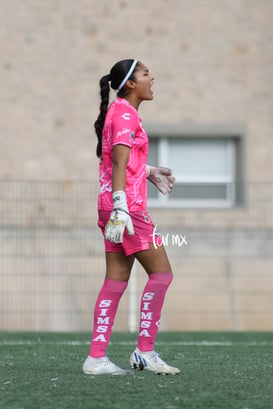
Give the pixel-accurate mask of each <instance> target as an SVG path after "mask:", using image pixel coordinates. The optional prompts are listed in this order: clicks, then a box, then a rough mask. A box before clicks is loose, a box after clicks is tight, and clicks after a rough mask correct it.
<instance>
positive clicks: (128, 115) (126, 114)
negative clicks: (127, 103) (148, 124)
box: [121, 112, 131, 121]
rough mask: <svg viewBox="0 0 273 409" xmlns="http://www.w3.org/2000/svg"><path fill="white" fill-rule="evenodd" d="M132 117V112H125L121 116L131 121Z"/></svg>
mask: <svg viewBox="0 0 273 409" xmlns="http://www.w3.org/2000/svg"><path fill="white" fill-rule="evenodd" d="M130 117H131V114H130V112H125V114H123V115H122V116H121V118H123V119H125V121H130Z"/></svg>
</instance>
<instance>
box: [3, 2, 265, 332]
mask: <svg viewBox="0 0 273 409" xmlns="http://www.w3.org/2000/svg"><path fill="white" fill-rule="evenodd" d="M272 17H273V2H272V1H270V0H260V1H255V0H231V1H229V2H228V3H227V2H223V1H221V0H220V1H219V0H208V1H206V2H204V1H201V0H193V1H190V2H189V1H186V0H170V1H163V0H154V1H150V2H148V3H147V2H146V1H143V0H139V1H134V2H131V1H129V0H127V1H126V0H120V1H116V2H109V1H108V0H100V1H95V0H78V1H74V0H47V1H46V2H42V1H40V0H38V1H37V0H25V1H23V2H22V1H19V0H13V1H10V0H0V20H1V21H0V36H1V43H0V44H1V45H0V47H1V48H0V50H1V57H2V58H1V64H0V104H1V110H0V143H1V153H2V155H1V161H0V179H1V181H0V243H1V251H0V273H1V276H0V277H1V290H0V291H1V298H0V299H1V301H0V328H3V329H53V330H70V329H72V330H79V329H88V328H90V327H91V324H92V314H91V311H92V308H93V302H94V298H95V295H96V292H97V289H98V288H99V285H100V283H101V280H102V277H103V274H104V258H103V257H104V256H103V243H102V240H101V236H100V234H99V232H98V230H97V228H96V196H97V188H98V181H97V178H98V173H97V167H98V161H97V159H96V157H95V146H96V137H95V135H94V131H93V122H94V120H95V119H96V116H97V113H98V104H99V98H98V81H99V79H100V77H101V76H102V75H103V74H106V73H107V72H108V71H109V70H110V68H111V66H112V65H113V64H114V63H115V62H116V61H118V60H120V59H123V58H134V57H136V58H138V59H140V60H141V61H143V62H144V63H145V64H146V65H147V66H148V67H149V68H150V70H151V71H152V72H153V74H154V76H155V85H154V87H153V88H154V101H153V102H149V103H148V102H147V103H143V105H142V106H141V108H140V115H141V117H142V119H143V123H144V126H146V128H147V129H149V127H150V128H152V127H153V126H154V125H155V124H156V126H157V127H165V128H166V127H168V126H173V125H175V126H176V128H177V127H178V128H179V127H180V126H181V128H183V129H185V128H189V129H190V128H191V127H195V128H199V129H207V128H208V127H214V126H215V127H218V128H219V129H221V127H222V128H223V129H226V127H230V126H231V127H236V126H238V127H239V128H243V129H245V134H244V152H243V155H244V158H243V160H244V170H243V182H242V183H243V187H244V189H245V192H246V195H245V201H244V203H243V206H241V207H238V208H234V209H228V210H227V209H226V210H224V209H222V210H217V209H214V210H213V209H210V210H208V209H175V210H168V209H151V214H152V217H153V219H154V221H155V222H156V223H158V224H159V226H160V228H161V230H162V231H163V233H164V234H167V233H170V234H171V233H172V232H175V233H176V232H178V233H181V234H186V236H187V238H188V245H187V246H184V247H181V248H178V247H177V246H176V247H175V246H169V247H168V249H167V250H168V252H169V254H170V258H171V260H172V264H173V268H174V271H175V281H174V283H173V285H172V287H171V288H170V292H169V296H168V298H167V301H166V308H165V313H164V317H163V320H162V328H163V329H272V320H271V315H272V310H273V305H272V299H273V290H272V288H273V282H272V270H273V268H272V267H273V262H272V247H273V246H272V228H273V226H272V225H273V217H272V210H273V206H272V204H273V193H272V192H273V184H272V174H273V161H272V157H271V156H272V148H273V142H272V141H273V139H272V129H273V115H272V112H273V88H272V83H273V74H272V73H273V41H272V40H273V25H272ZM112 97H113V98H114V97H115V95H114V94H112ZM30 181H33V182H30ZM57 181H60V182H57ZM84 181H87V182H84ZM79 272H81V273H80V274H79ZM137 274H138V280H137V288H136V291H137V295H140V292H141V289H142V287H143V278H140V276H141V277H142V276H144V273H143V272H142V270H141V268H140V267H137ZM128 308H129V307H128V298H126V297H124V300H123V301H122V304H121V314H120V316H119V318H118V320H117V328H118V329H124V330H126V329H127V328H128V319H129V318H128Z"/></svg>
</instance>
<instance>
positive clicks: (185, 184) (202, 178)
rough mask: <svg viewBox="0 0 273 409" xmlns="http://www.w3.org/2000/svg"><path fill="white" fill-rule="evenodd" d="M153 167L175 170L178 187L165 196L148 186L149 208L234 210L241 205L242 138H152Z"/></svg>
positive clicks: (150, 159) (207, 136)
mask: <svg viewBox="0 0 273 409" xmlns="http://www.w3.org/2000/svg"><path fill="white" fill-rule="evenodd" d="M149 140H150V142H149V157H148V163H149V164H151V165H155V166H156V165H158V166H166V167H170V168H172V170H173V174H174V176H175V178H176V183H175V187H174V189H173V191H172V193H171V194H170V195H166V196H163V195H161V194H160V193H159V192H158V191H157V189H156V188H155V187H154V186H153V185H152V184H151V183H149V184H148V201H149V206H162V205H164V206H168V207H180V206H181V207H232V206H234V205H235V204H237V203H238V201H239V197H240V195H239V194H238V186H237V181H238V178H239V167H238V155H239V151H240V149H239V148H240V143H239V142H240V139H238V138H237V137H235V136H233V135H224V136H216V135H210V134H209V133H208V134H206V135H204V136H200V135H198V136H192V135H190V136H188V135H184V134H182V135H176V136H174V135H170V136H157V135H156V134H152V136H151V135H149Z"/></svg>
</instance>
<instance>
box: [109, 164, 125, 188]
mask: <svg viewBox="0 0 273 409" xmlns="http://www.w3.org/2000/svg"><path fill="white" fill-rule="evenodd" d="M125 188H126V166H124V164H122V163H119V162H117V163H113V173H112V189H113V192H116V191H118V190H123V191H125Z"/></svg>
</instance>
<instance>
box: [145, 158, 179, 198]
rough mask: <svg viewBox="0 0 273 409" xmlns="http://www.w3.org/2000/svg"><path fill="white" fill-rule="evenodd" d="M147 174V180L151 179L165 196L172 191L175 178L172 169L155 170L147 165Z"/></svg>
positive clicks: (160, 168)
mask: <svg viewBox="0 0 273 409" xmlns="http://www.w3.org/2000/svg"><path fill="white" fill-rule="evenodd" d="M146 174H147V179H149V181H150V182H152V183H153V184H154V185H155V186H156V187H157V189H158V190H159V191H160V192H161V193H162V194H163V195H166V194H167V193H170V192H171V191H172V188H173V185H174V182H175V178H174V176H172V171H171V169H169V168H163V167H159V168H155V167H153V166H149V165H146Z"/></svg>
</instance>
